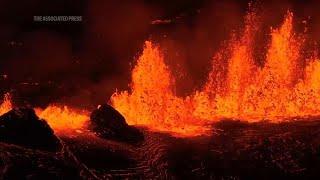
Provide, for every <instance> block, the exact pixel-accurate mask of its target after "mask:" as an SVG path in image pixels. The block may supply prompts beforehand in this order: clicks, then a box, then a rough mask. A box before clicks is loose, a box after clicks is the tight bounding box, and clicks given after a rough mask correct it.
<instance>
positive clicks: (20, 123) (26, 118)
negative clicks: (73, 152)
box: [0, 108, 61, 151]
mask: <svg viewBox="0 0 320 180" xmlns="http://www.w3.org/2000/svg"><path fill="white" fill-rule="evenodd" d="M0 141H2V142H6V143H9V144H16V145H21V146H25V147H28V148H34V149H40V150H46V151H57V150H59V149H60V148H61V144H60V142H59V140H58V138H57V137H56V136H55V135H54V133H53V130H52V129H51V128H50V127H49V125H48V124H47V122H46V121H44V120H42V119H39V118H38V116H37V115H36V114H35V112H34V110H33V109H30V108H16V109H13V110H11V111H9V112H8V113H5V114H3V115H2V116H0Z"/></svg>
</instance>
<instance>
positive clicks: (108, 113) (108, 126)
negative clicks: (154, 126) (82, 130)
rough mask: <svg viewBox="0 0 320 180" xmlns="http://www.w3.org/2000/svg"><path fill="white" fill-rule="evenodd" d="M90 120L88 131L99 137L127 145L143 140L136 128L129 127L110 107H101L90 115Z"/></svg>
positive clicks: (105, 105)
mask: <svg viewBox="0 0 320 180" xmlns="http://www.w3.org/2000/svg"><path fill="white" fill-rule="evenodd" d="M90 119H91V123H90V129H91V130H93V131H94V132H95V133H96V134H97V135H98V136H99V137H102V138H105V139H113V140H119V141H125V142H129V143H137V142H140V141H141V140H143V139H144V137H143V134H142V133H141V132H140V131H139V130H138V129H137V128H135V127H133V126H129V125H128V124H127V123H126V121H125V118H124V117H123V116H122V115H121V114H120V113H119V112H118V111H117V110H115V109H114V108H113V107H112V106H110V105H107V104H104V105H101V106H100V107H99V108H98V109H96V110H94V111H93V112H92V113H91V116H90Z"/></svg>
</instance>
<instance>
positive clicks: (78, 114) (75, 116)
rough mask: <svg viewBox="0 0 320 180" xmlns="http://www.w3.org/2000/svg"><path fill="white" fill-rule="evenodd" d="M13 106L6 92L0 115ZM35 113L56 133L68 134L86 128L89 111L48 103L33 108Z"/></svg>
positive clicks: (0, 107) (0, 105)
mask: <svg viewBox="0 0 320 180" xmlns="http://www.w3.org/2000/svg"><path fill="white" fill-rule="evenodd" d="M12 108H13V106H12V102H11V95H10V94H9V93H6V94H5V95H4V99H3V102H2V104H0V115H2V114H4V113H7V112H9V111H10V110H11V109H12ZM35 112H36V114H37V115H38V116H39V117H40V118H41V119H44V120H46V121H47V123H48V124H49V125H50V127H51V128H52V129H53V130H54V132H55V133H56V134H62V135H70V134H73V133H75V132H81V131H83V130H86V129H87V123H88V121H89V119H90V117H89V114H90V113H89V112H87V111H84V110H82V111H80V110H76V109H73V108H70V107H67V106H58V105H49V106H48V107H46V108H45V109H41V108H35Z"/></svg>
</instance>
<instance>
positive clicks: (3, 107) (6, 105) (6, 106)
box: [0, 93, 12, 116]
mask: <svg viewBox="0 0 320 180" xmlns="http://www.w3.org/2000/svg"><path fill="white" fill-rule="evenodd" d="M11 109H12V103H11V96H10V94H9V93H6V94H4V97H3V101H2V103H1V104H0V116H1V115H2V114H4V113H6V112H8V111H10V110H11Z"/></svg>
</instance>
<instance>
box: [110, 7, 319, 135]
mask: <svg viewBox="0 0 320 180" xmlns="http://www.w3.org/2000/svg"><path fill="white" fill-rule="evenodd" d="M258 19H259V18H258V17H257V15H256V14H255V13H249V14H248V15H247V16H246V18H245V27H244V30H243V33H242V34H241V36H239V37H240V38H232V39H231V40H230V41H229V43H228V48H225V49H222V50H221V51H219V52H217V54H216V55H215V56H214V58H213V63H212V71H211V72H210V73H209V76H208V80H207V83H206V84H205V85H204V87H203V88H202V89H201V90H199V91H196V92H194V93H192V94H191V95H190V96H187V97H178V96H177V95H176V94H175V91H174V89H175V88H176V87H175V78H174V77H173V76H172V74H171V72H170V70H169V67H168V66H166V65H165V62H164V56H163V54H162V52H161V49H160V47H158V46H156V45H154V44H153V43H151V42H149V41H146V42H145V46H144V50H143V53H142V55H141V56H140V57H139V58H138V60H137V63H136V66H135V67H134V69H133V71H132V83H131V90H130V91H124V92H116V93H115V94H114V95H113V96H112V97H111V103H112V105H113V106H114V107H115V108H116V109H117V110H119V111H120V112H121V113H122V114H123V115H124V116H125V118H126V119H127V122H128V123H129V124H131V125H143V126H147V127H149V128H150V129H153V130H159V131H168V132H171V133H173V134H178V135H182V136H196V135H202V134H206V133H207V132H208V130H209V129H210V128H209V127H208V124H209V123H210V122H212V121H217V120H220V119H223V118H232V119H242V120H248V121H260V120H270V121H273V122H279V121H283V120H287V119H290V118H294V117H309V116H318V115H320V76H319V74H320V59H319V58H318V57H317V56H315V55H314V56H310V57H306V55H304V54H306V53H304V52H303V46H304V44H305V37H304V35H302V34H299V33H295V32H294V30H293V14H292V13H291V12H288V13H287V14H286V16H285V20H284V21H283V23H282V25H281V26H280V27H279V28H276V29H271V33H270V39H271V41H270V43H269V45H268V46H267V51H266V56H265V57H266V58H265V60H264V65H263V66H259V65H257V63H256V61H257V59H256V58H255V57H254V55H253V54H254V48H253V45H254V40H255V35H256V34H257V32H258V30H259V23H260V22H259V21H258ZM314 54H315V53H314ZM301 62H306V63H305V64H306V65H302V64H304V63H301Z"/></svg>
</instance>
